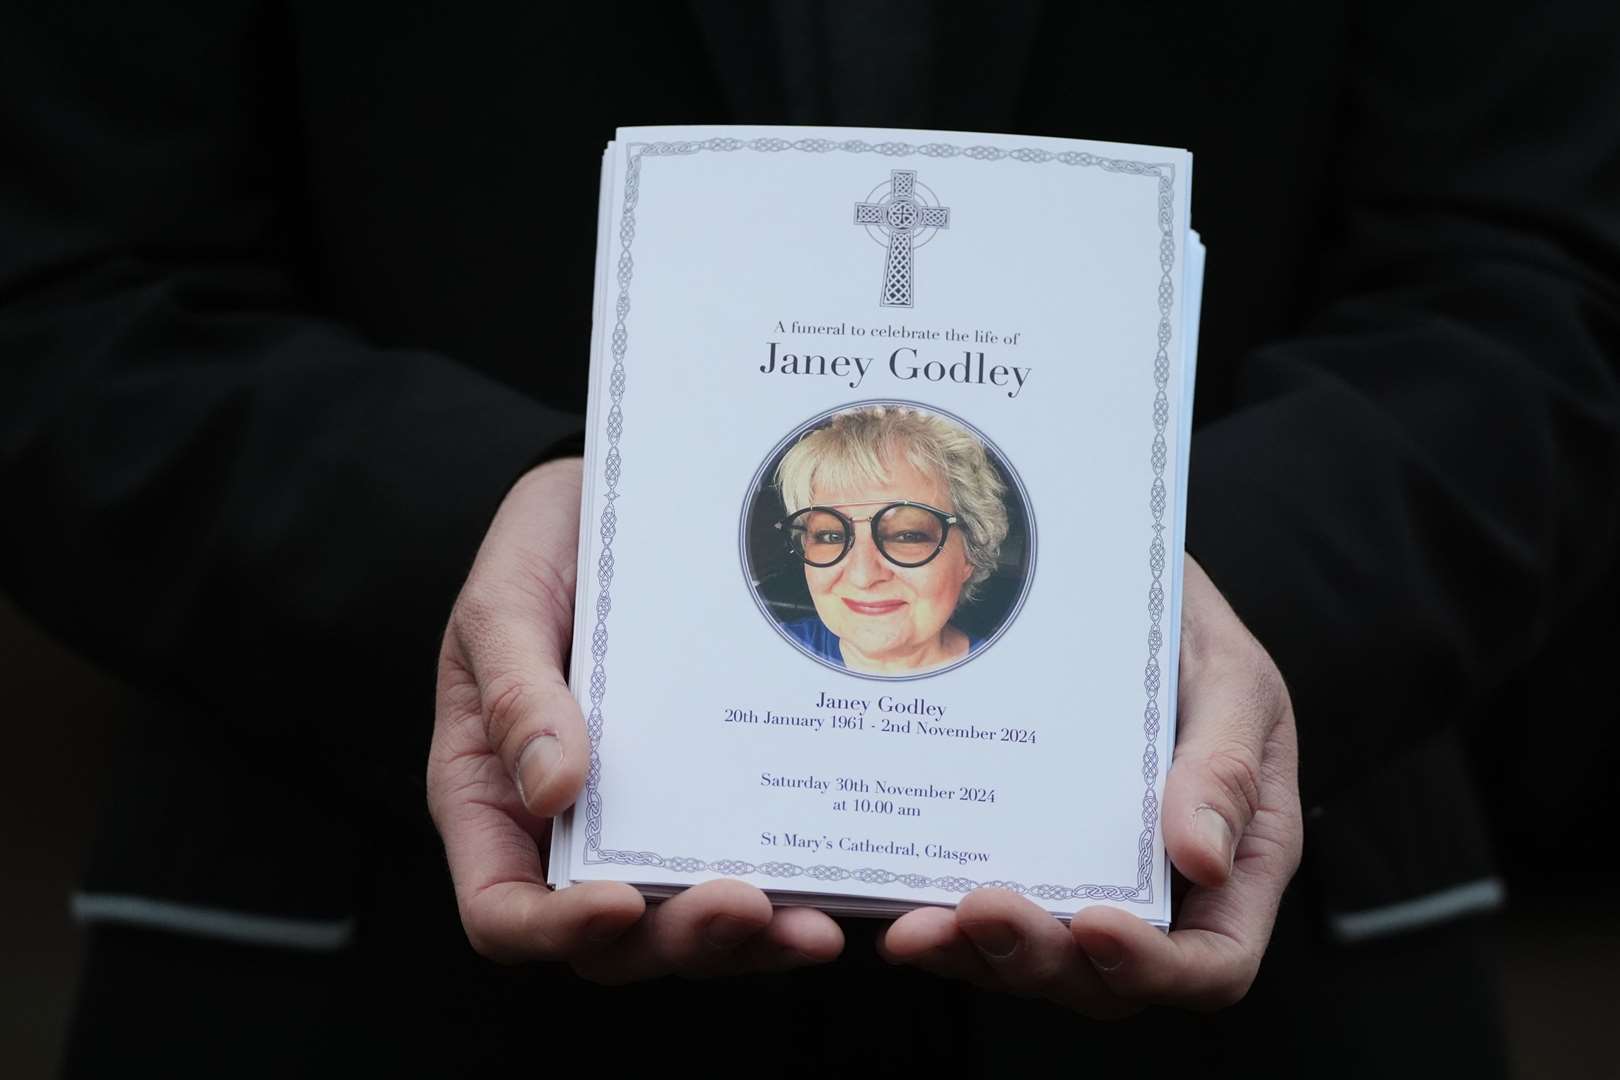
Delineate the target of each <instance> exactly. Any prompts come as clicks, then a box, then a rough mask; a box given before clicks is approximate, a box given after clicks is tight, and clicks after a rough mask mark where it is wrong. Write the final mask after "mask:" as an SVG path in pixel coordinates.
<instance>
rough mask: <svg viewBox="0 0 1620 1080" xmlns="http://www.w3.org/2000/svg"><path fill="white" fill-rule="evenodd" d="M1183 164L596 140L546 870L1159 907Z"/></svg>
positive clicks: (1176, 490)
mask: <svg viewBox="0 0 1620 1080" xmlns="http://www.w3.org/2000/svg"><path fill="white" fill-rule="evenodd" d="M1191 171H1192V159H1191V156H1190V155H1189V154H1188V153H1187V152H1186V151H1183V150H1174V149H1167V148H1163V147H1154V146H1132V145H1126V144H1120V143H1094V142H1077V141H1072V140H1064V139H1046V138H1035V137H1027V136H1004V135H981V134H966V133H958V132H933V131H885V130H870V129H833V128H726V127H691V128H686V127H682V128H673V127H672V128H630V129H623V130H621V131H620V132H619V133H618V138H617V140H616V141H615V142H614V143H612V144H610V145H609V147H608V149H607V152H606V155H605V158H604V164H603V178H602V201H601V206H600V208H599V240H598V248H599V251H598V258H597V268H598V281H597V312H596V333H595V340H594V346H593V351H594V355H593V357H592V370H591V384H590V393H591V405H590V416H589V419H588V424H589V428H588V435H587V442H586V488H585V494H584V514H583V523H582V529H581V535H580V575H579V581H580V587H579V597H578V617H577V620H576V630H575V638H574V651H573V670H572V684H573V686H574V689H575V692H576V694H577V695H578V696H579V700H580V704H581V706H582V707H583V709H584V711H585V714H586V717H587V722H588V725H589V729H590V733H591V740H592V754H591V763H590V771H589V778H588V782H587V787H586V791H585V794H584V795H583V796H582V797H581V799H580V801H579V803H578V804H577V805H576V806H575V807H574V809H573V810H572V811H571V813H570V814H569V815H568V816H567V817H565V818H564V819H562V820H561V821H559V822H558V825H557V828H556V829H555V831H554V835H553V843H552V852H551V862H550V873H551V878H552V883H553V884H554V885H556V886H558V887H566V886H568V885H570V884H573V883H575V882H581V881H595V880H604V879H605V880H614V881H626V882H630V883H632V884H634V885H636V886H638V887H639V888H641V889H642V890H643V892H644V893H646V894H647V895H648V896H650V897H663V896H668V895H670V894H672V893H674V892H677V891H679V890H680V889H682V888H683V887H685V886H688V885H692V884H696V883H698V882H702V881H707V880H710V879H712V878H718V877H735V878H740V879H742V880H744V881H748V882H752V883H754V884H755V885H757V886H759V887H760V888H762V889H764V890H765V891H766V892H767V893H769V894H770V895H771V897H772V898H773V900H775V901H776V902H778V903H783V904H793V903H801V904H813V905H815V906H817V907H820V908H824V909H826V910H829V911H833V912H839V913H848V914H872V915H882V914H896V913H899V912H902V911H905V910H908V909H910V908H913V907H917V906H919V905H924V904H944V905H949V904H954V903H956V902H957V901H959V900H960V899H961V898H962V896H964V895H965V894H966V893H968V892H969V891H971V890H973V889H975V888H977V887H979V886H981V885H995V886H1000V887H1003V888H1008V889H1012V890H1015V891H1017V892H1019V893H1022V894H1023V895H1025V896H1027V897H1029V898H1030V899H1031V900H1033V901H1035V902H1036V903H1037V904H1040V905H1041V906H1042V907H1044V908H1046V909H1047V910H1049V911H1051V912H1052V913H1054V914H1055V915H1058V916H1060V917H1064V918H1067V917H1068V916H1070V915H1072V914H1073V913H1074V912H1075V911H1077V910H1079V909H1080V908H1083V907H1086V906H1088V905H1091V904H1108V905H1112V906H1114V907H1119V908H1122V909H1124V910H1126V911H1130V912H1134V913H1135V914H1137V915H1140V916H1141V917H1142V918H1144V919H1147V920H1149V921H1150V922H1154V923H1156V924H1159V925H1165V924H1167V923H1168V922H1169V919H1170V893H1169V865H1168V862H1167V860H1166V858H1165V854H1164V843H1163V835H1162V832H1161V829H1160V821H1159V807H1160V800H1161V798H1162V796H1163V790H1164V779H1165V772H1166V770H1167V769H1168V767H1169V763H1170V757H1171V748H1172V746H1173V745H1174V727H1175V705H1176V694H1175V689H1174V688H1175V685H1176V682H1175V677H1176V655H1177V647H1178V628H1179V622H1180V598H1179V586H1180V580H1181V564H1182V559H1181V555H1180V552H1181V550H1182V537H1183V526H1184V522H1183V517H1184V514H1183V507H1184V505H1185V495H1184V491H1183V489H1184V486H1185V478H1186V468H1185V463H1186V456H1187V442H1188V431H1189V427H1190V417H1189V413H1190V403H1191V400H1192V371H1193V347H1194V343H1195V341H1196V338H1197V310H1198V296H1199V291H1200V286H1201V282H1202V272H1203V249H1202V247H1201V246H1200V244H1199V242H1198V239H1197V236H1196V234H1194V233H1193V232H1192V231H1191V230H1190V228H1189V223H1188V217H1187V213H1188V194H1189V181H1190V176H1191Z"/></svg>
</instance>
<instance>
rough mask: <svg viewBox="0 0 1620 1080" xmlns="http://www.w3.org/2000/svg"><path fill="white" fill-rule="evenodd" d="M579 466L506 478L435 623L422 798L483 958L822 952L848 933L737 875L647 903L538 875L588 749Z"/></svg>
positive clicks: (783, 960)
mask: <svg viewBox="0 0 1620 1080" xmlns="http://www.w3.org/2000/svg"><path fill="white" fill-rule="evenodd" d="M580 469H581V464H580V461H579V459H578V458H572V459H568V460H563V461H557V462H552V463H550V464H547V465H542V466H540V467H539V468H537V469H534V470H532V471H531V472H529V473H528V474H526V475H525V476H524V477H523V479H521V480H520V481H519V482H518V483H517V484H516V485H515V486H514V487H513V488H512V490H511V492H510V493H509V494H508V495H507V497H506V499H505V501H504V502H502V504H501V507H500V509H499V511H498V512H497V513H496V515H495V519H494V521H493V522H492V523H491V525H490V527H489V532H488V534H487V535H486V536H485V537H484V542H483V545H482V546H481V547H480V548H479V551H478V557H477V559H476V560H475V562H474V564H473V568H472V572H471V573H470V574H469V575H468V578H467V583H466V584H465V585H464V586H463V588H462V590H461V595H460V597H459V598H457V600H456V604H455V609H454V611H453V612H452V614H451V616H450V625H449V627H448V628H447V629H446V630H445V634H444V645H443V648H442V649H441V651H440V656H439V685H438V692H437V695H436V701H435V715H434V726H433V745H432V748H431V750H430V752H429V756H428V769H427V793H428V809H429V812H430V813H431V814H432V815H433V822H434V824H435V825H436V826H437V827H438V830H439V834H440V836H442V837H443V839H444V848H445V853H446V855H447V856H448V857H449V863H450V877H451V879H452V880H453V882H454V884H455V890H456V901H457V904H458V905H459V907H460V911H461V923H462V926H463V927H464V928H465V929H466V931H467V938H468V940H469V941H471V943H472V946H473V948H475V949H477V950H478V951H479V952H480V953H482V954H483V955H485V956H487V957H490V958H491V959H495V960H499V961H503V962H509V963H517V962H522V961H529V960H558V961H565V962H567V963H568V964H569V965H571V966H572V967H573V968H574V970H576V971H577V972H579V973H580V974H581V975H583V976H585V977H586V978H589V979H592V980H594V981H597V982H604V983H622V982H630V981H634V980H637V979H646V978H652V977H655V976H658V975H663V974H667V973H671V972H673V973H678V974H683V975H718V974H730V973H740V972H745V971H760V970H781V969H785V968H791V967H798V966H801V965H804V964H811V963H820V962H823V961H827V960H831V959H832V958H834V957H835V956H837V955H838V953H839V952H840V951H841V950H842V949H843V940H844V939H843V933H842V931H840V930H839V928H838V925H837V924H836V923H834V922H833V921H832V920H831V919H830V918H828V917H827V916H826V915H824V914H822V913H821V912H818V911H813V910H810V909H808V908H787V909H782V910H773V909H772V907H771V904H770V901H769V900H767V899H766V897H765V894H764V893H762V892H760V891H759V890H758V889H756V888H754V887H753V886H752V885H748V884H745V883H744V882H741V881H711V882H707V883H705V884H702V885H698V886H696V887H694V888H691V889H687V890H686V891H685V892H682V893H681V894H680V895H678V896H676V897H675V898H674V899H671V900H668V901H665V902H664V903H663V904H660V905H658V906H656V907H654V908H651V909H649V908H648V906H647V905H646V903H645V902H644V901H643V900H642V898H641V895H640V894H639V893H638V892H636V890H635V889H633V888H631V887H630V886H629V885H624V884H619V883H617V882H591V883H587V884H582V885H575V886H572V887H570V888H567V889H563V890H561V891H558V892H553V891H552V890H551V889H549V888H547V887H546V884H545V873H544V870H543V868H542V860H543V857H544V856H543V854H542V853H543V852H544V851H545V850H546V847H545V845H546V843H547V841H548V833H549V831H550V822H549V820H548V819H550V818H551V817H553V816H555V815H556V814H558V813H560V812H561V811H563V810H564V809H566V808H567V807H568V806H569V805H571V804H572V803H573V802H574V800H575V798H577V797H578V795H579V793H580V789H581V787H582V786H583V785H584V782H585V770H586V767H587V764H588V760H589V757H590V741H589V739H588V737H587V735H586V732H585V721H584V718H583V717H582V716H581V714H580V711H579V707H578V705H577V704H576V703H575V701H574V696H573V694H572V693H571V692H570V691H569V689H568V685H567V683H566V681H565V680H564V675H563V667H564V663H565V658H566V657H567V654H568V650H569V646H570V643H571V640H572V626H573V614H574V579H575V576H576V569H575V567H576V558H577V544H578V535H579V496H580V476H581V474H580Z"/></svg>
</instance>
